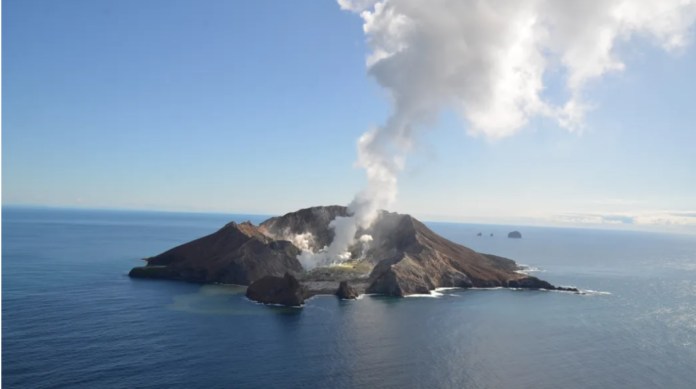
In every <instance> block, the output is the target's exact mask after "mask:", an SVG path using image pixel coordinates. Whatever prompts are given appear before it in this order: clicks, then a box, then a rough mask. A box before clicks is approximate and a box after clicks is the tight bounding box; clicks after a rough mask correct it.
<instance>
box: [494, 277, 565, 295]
mask: <svg viewBox="0 0 696 389" xmlns="http://www.w3.org/2000/svg"><path fill="white" fill-rule="evenodd" d="M508 287H510V288H525V289H546V290H560V291H564V292H575V293H579V292H578V290H577V289H576V288H564V287H562V286H553V285H551V284H550V283H548V282H546V281H544V280H540V279H538V278H536V277H532V276H528V277H523V278H519V279H517V280H511V281H510V282H508Z"/></svg>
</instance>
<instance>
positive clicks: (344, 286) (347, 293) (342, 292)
mask: <svg viewBox="0 0 696 389" xmlns="http://www.w3.org/2000/svg"><path fill="white" fill-rule="evenodd" d="M336 296H338V298H340V299H343V300H354V299H356V298H358V292H356V291H355V289H353V287H352V286H350V285H349V284H348V281H341V284H340V285H338V290H337V291H336Z"/></svg>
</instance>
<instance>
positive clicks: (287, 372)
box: [2, 208, 696, 388]
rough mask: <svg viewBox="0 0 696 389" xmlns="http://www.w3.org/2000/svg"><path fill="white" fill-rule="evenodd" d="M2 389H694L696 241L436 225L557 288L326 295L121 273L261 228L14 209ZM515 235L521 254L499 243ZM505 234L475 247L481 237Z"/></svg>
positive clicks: (211, 219) (213, 220) (224, 218)
mask: <svg viewBox="0 0 696 389" xmlns="http://www.w3.org/2000/svg"><path fill="white" fill-rule="evenodd" d="M2 216H3V218H2V219H3V220H2V223H3V225H2V227H3V229H2V234H3V235H2V319H3V320H2V346H3V348H2V351H3V353H2V378H3V386H4V387H7V388H59V387H62V388H94V387H104V388H133V387H143V388H171V387H181V388H217V387H219V388H225V387H250V388H266V387H337V388H349V387H362V388H365V387H393V388H404V387H407V388H410V387H421V388H502V387H513V388H552V387H563V388H608V387H611V388H655V387H666V388H694V387H696V369H695V367H696V239H695V238H694V237H689V236H671V235H657V234H645V233H628V232H611V231H593V230H571V229H552V228H533V227H515V228H513V227H506V226H475V225H465V224H439V223H430V224H429V225H430V227H431V228H433V230H435V231H436V232H438V233H440V234H442V235H443V236H445V237H447V238H449V239H452V240H454V241H456V242H458V243H462V244H465V245H467V246H469V247H471V248H473V249H475V250H478V251H482V252H486V253H492V254H498V255H503V256H507V257H510V258H513V259H515V260H517V261H518V262H520V263H525V264H528V265H531V266H535V267H538V268H540V269H542V270H543V271H544V272H542V273H538V274H537V275H538V276H539V277H541V278H544V279H547V280H548V281H550V282H552V283H554V284H559V285H573V286H577V287H579V288H581V289H586V290H588V289H589V290H594V291H599V292H605V293H603V294H598V293H590V294H588V295H584V296H577V295H572V294H566V293H556V292H534V291H510V290H485V291H484V290H469V291H444V292H442V296H440V297H437V298H431V297H422V298H418V297H416V298H406V299H392V298H384V297H370V296H367V297H364V298H362V299H361V300H359V301H353V302H342V301H339V300H337V299H336V298H334V297H330V296H326V297H316V298H313V299H311V300H310V301H309V302H308V303H307V305H306V307H305V308H303V309H291V308H271V307H266V306H260V305H257V304H254V303H251V302H249V301H247V300H246V299H244V297H243V293H244V288H240V287H229V286H213V285H197V284H188V283H177V282H168V281H147V280H132V279H130V278H128V277H127V276H126V274H127V272H128V270H130V268H131V267H133V266H137V265H139V264H141V262H140V261H139V258H142V257H145V256H150V255H154V254H157V253H159V252H161V251H164V250H166V249H168V248H170V247H172V246H174V245H177V244H180V243H183V242H186V241H188V240H190V239H193V238H197V237H200V236H202V235H204V234H207V233H210V232H212V231H214V230H216V229H217V228H219V227H221V226H222V225H224V224H225V223H227V222H229V221H231V220H235V221H237V222H240V221H244V220H248V219H251V220H252V221H253V222H255V223H257V222H259V221H261V220H263V219H264V217H254V216H243V215H202V214H175V213H147V212H109V211H68V210H49V209H45V210H39V209H14V208H4V209H3V215H2ZM512 229H519V230H520V231H521V232H522V234H523V239H521V240H511V239H507V238H505V237H504V236H505V235H506V234H507V232H509V231H511V230H512ZM479 231H481V232H483V233H484V235H488V234H489V233H491V232H493V233H494V235H495V237H493V238H491V237H489V236H483V237H476V236H475V235H476V233H477V232H479Z"/></svg>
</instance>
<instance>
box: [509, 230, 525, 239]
mask: <svg viewBox="0 0 696 389" xmlns="http://www.w3.org/2000/svg"><path fill="white" fill-rule="evenodd" d="M508 238H515V239H520V238H522V234H520V232H519V231H512V232H511V233H509V234H508Z"/></svg>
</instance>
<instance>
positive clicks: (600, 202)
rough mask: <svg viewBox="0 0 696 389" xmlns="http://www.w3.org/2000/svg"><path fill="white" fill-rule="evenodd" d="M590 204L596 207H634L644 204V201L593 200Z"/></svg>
mask: <svg viewBox="0 0 696 389" xmlns="http://www.w3.org/2000/svg"><path fill="white" fill-rule="evenodd" d="M592 204H598V205H636V204H645V201H639V200H627V199H600V200H594V201H593V202H592Z"/></svg>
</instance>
